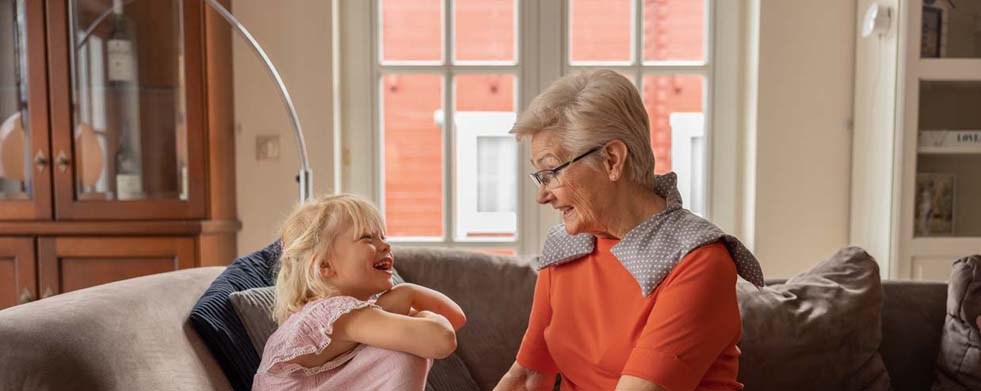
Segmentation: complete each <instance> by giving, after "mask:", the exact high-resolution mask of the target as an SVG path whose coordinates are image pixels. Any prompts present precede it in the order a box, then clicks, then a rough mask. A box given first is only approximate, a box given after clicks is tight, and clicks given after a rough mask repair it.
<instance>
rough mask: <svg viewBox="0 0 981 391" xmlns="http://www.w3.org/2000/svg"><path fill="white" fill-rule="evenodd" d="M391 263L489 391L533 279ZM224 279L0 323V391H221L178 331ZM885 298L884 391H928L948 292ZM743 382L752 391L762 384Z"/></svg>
mask: <svg viewBox="0 0 981 391" xmlns="http://www.w3.org/2000/svg"><path fill="white" fill-rule="evenodd" d="M396 260H397V261H396V267H397V268H398V270H399V272H400V274H402V275H403V277H404V278H405V279H406V280H407V281H410V282H415V283H418V284H421V285H425V286H429V287H432V288H434V289H437V290H439V291H442V292H444V293H446V294H447V295H449V296H450V297H452V298H453V299H455V300H456V301H457V302H458V303H459V304H460V305H461V306H462V307H463V308H464V310H465V311H466V312H467V314H468V318H469V321H468V324H467V326H466V327H465V328H464V329H463V330H461V331H460V334H459V336H458V339H459V345H458V346H459V347H458V350H457V354H458V355H459V356H460V358H461V359H462V360H463V362H464V363H465V364H466V365H467V367H468V369H469V371H470V375H471V376H472V377H473V378H474V379H475V380H476V382H477V384H479V385H480V386H481V387H482V388H484V389H491V388H493V386H494V384H496V382H497V380H498V379H499V378H500V376H501V375H502V374H503V373H504V372H505V371H506V370H507V368H508V367H509V366H510V364H511V362H512V361H513V359H514V355H515V352H516V351H517V348H518V345H519V343H520V341H521V337H522V335H523V332H524V328H525V326H526V324H527V316H528V313H529V312H530V309H531V298H532V293H533V290H534V283H535V273H534V271H533V270H532V269H531V268H530V267H528V266H526V265H522V264H520V262H519V261H517V260H515V259H513V258H509V257H500V256H490V255H483V254H475V253H470V252H463V251H453V250H435V249H404V248H403V249H397V252H396ZM222 270H223V269H222V268H217V267H212V268H200V269H191V270H183V271H178V272H172V273H166V274H159V275H154V276H147V277H141V278H135V279H131V280H126V281H121V282H116V283H112V284H106V285H102V286H98V287H94V288H89V289H85V290H81V291H76V292H70V293H66V294H63V295H58V296H54V297H51V298H48V299H44V300H41V301H38V302H34V303H29V304H26V305H21V306H17V307H13V308H10V309H6V310H4V311H0V390H22V389H23V390H49V389H59V390H60V389H71V390H83V389H84V390H137V389H139V390H164V389H173V390H178V389H179V390H196V389H218V390H225V389H230V386H229V384H228V381H227V380H226V379H225V377H224V375H223V374H222V372H221V370H220V368H219V367H218V365H217V363H216V362H215V360H214V358H213V357H212V356H211V355H210V353H209V352H208V349H207V348H206V347H205V345H204V344H203V342H202V341H201V339H200V338H199V337H198V336H197V334H196V333H195V332H194V330H193V328H191V327H190V325H189V324H188V322H187V317H188V314H189V313H190V310H191V307H192V306H193V305H194V303H195V302H196V301H197V299H198V298H199V297H200V296H201V294H202V293H203V292H204V291H205V289H207V287H208V286H209V284H210V283H211V281H212V280H213V279H214V278H215V277H216V276H217V275H218V274H219V273H221V271H222ZM884 290H885V306H884V310H883V314H882V321H883V341H882V344H881V347H880V352H881V353H882V356H883V358H884V360H885V364H886V367H887V368H888V371H889V374H890V377H891V379H892V384H893V387H894V388H895V389H896V390H898V391H905V390H927V389H929V387H930V384H931V383H932V381H933V368H934V364H935V362H936V357H937V353H938V346H939V343H940V334H941V327H942V325H943V321H944V312H945V309H944V308H945V300H946V296H947V288H946V284H943V283H923V282H908V281H886V282H885V283H884ZM753 359H754V357H751V356H748V355H743V357H742V358H741V360H742V361H743V362H748V361H752V360H753ZM832 364H833V363H829V365H832ZM741 380H743V381H744V382H746V383H747V390H750V391H752V390H753V389H754V388H753V387H752V385H753V384H755V385H757V386H760V385H765V382H766V379H741ZM759 388H766V387H765V386H763V387H759Z"/></svg>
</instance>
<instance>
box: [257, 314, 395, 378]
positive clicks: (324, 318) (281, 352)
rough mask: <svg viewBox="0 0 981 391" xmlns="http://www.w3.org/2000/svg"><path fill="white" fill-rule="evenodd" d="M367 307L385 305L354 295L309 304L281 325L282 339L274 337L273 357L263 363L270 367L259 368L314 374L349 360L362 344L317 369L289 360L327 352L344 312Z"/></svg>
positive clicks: (277, 371) (277, 372) (283, 373)
mask: <svg viewBox="0 0 981 391" xmlns="http://www.w3.org/2000/svg"><path fill="white" fill-rule="evenodd" d="M367 307H375V308H381V307H378V306H377V305H375V303H374V302H373V301H363V300H358V299H356V298H353V297H350V296H333V297H328V298H326V299H320V300H317V301H314V302H310V303H308V304H307V305H306V306H304V307H303V309H302V310H300V312H297V313H295V314H293V315H291V316H290V317H289V319H287V320H286V322H283V324H282V325H280V327H279V329H278V330H277V331H276V334H279V335H278V337H279V338H275V340H273V339H270V341H269V343H271V344H272V345H271V346H268V347H267V351H268V352H267V353H269V354H271V355H272V356H271V358H270V359H269V361H268V362H265V363H263V364H265V365H264V366H265V367H266V368H260V369H259V370H260V371H262V370H265V371H266V372H268V373H270V374H275V375H279V376H282V375H288V374H290V373H293V372H296V371H303V372H305V373H306V374H308V375H312V374H315V373H319V372H323V371H327V370H331V369H334V368H337V367H338V366H340V365H342V364H344V363H346V362H347V361H348V360H350V359H351V358H352V357H354V355H355V354H357V352H358V351H359V350H361V348H362V347H361V346H358V347H357V348H355V349H353V350H351V351H350V352H347V353H345V354H342V355H340V356H338V357H336V358H334V359H333V360H330V361H329V362H327V363H325V364H324V365H321V366H318V367H315V368H306V367H303V366H302V365H299V364H295V363H288V361H290V360H293V359H295V358H297V357H299V356H303V355H307V354H317V353H320V352H322V351H324V349H326V348H327V346H330V342H331V334H332V333H333V331H334V322H336V321H337V319H339V318H340V317H341V316H343V315H344V314H347V313H349V312H351V311H354V310H358V309H362V308H367ZM270 349H271V350H270Z"/></svg>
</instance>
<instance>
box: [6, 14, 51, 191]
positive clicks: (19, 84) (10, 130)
mask: <svg viewBox="0 0 981 391" xmlns="http://www.w3.org/2000/svg"><path fill="white" fill-rule="evenodd" d="M25 28H26V26H25V25H24V4H23V3H21V2H19V1H11V0H0V31H3V34H2V35H0V200H2V199H29V198H31V194H30V192H31V182H32V181H33V180H34V178H32V176H33V175H32V174H33V173H34V170H33V165H32V164H30V158H31V152H30V151H31V149H32V148H31V145H30V144H31V134H32V129H31V128H30V123H29V118H30V112H29V111H28V109H29V108H28V107H27V73H28V72H34V71H35V70H33V69H27V37H26V35H27V34H26V32H27V31H26V29H25ZM34 131H35V132H36V131H43V132H47V129H43V130H34Z"/></svg>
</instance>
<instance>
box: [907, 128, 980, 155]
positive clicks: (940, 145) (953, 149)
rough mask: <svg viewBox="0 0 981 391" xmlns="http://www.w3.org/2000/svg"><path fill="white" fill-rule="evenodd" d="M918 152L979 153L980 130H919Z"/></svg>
mask: <svg viewBox="0 0 981 391" xmlns="http://www.w3.org/2000/svg"><path fill="white" fill-rule="evenodd" d="M916 150H917V152H919V153H981V130H921V131H920V137H919V142H918V144H917V147H916Z"/></svg>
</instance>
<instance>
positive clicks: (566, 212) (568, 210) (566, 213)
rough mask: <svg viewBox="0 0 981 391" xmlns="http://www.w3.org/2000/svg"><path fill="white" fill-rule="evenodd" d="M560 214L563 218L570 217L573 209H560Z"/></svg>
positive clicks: (569, 207) (568, 207)
mask: <svg viewBox="0 0 981 391" xmlns="http://www.w3.org/2000/svg"><path fill="white" fill-rule="evenodd" d="M559 212H560V213H562V217H565V216H568V215H569V214H571V213H572V207H571V206H567V207H564V208H559Z"/></svg>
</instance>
